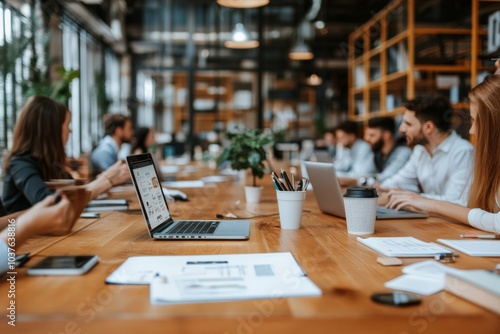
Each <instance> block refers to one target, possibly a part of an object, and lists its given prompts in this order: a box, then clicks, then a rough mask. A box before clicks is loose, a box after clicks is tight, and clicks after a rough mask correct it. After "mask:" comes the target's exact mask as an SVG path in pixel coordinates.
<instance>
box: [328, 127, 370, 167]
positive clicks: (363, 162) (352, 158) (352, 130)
mask: <svg viewBox="0 0 500 334" xmlns="http://www.w3.org/2000/svg"><path fill="white" fill-rule="evenodd" d="M335 136H336V137H337V153H336V155H335V161H334V163H333V164H334V166H335V169H336V170H337V174H338V175H339V176H340V177H360V176H365V175H371V174H374V173H375V172H376V169H375V165H374V163H373V152H372V150H371V148H370V145H369V144H368V143H367V142H365V141H363V140H362V139H360V138H358V125H357V123H356V122H352V121H345V122H343V123H342V124H340V125H339V126H338V127H337V128H336V130H335Z"/></svg>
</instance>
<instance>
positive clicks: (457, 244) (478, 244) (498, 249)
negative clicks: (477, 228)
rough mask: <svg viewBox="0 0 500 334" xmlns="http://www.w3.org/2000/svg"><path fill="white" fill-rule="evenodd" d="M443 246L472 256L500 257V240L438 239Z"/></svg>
mask: <svg viewBox="0 0 500 334" xmlns="http://www.w3.org/2000/svg"><path fill="white" fill-rule="evenodd" d="M438 241H439V242H440V243H442V244H445V245H447V246H450V247H452V248H455V249H456V250H459V251H461V252H462V253H465V254H467V255H470V256H492V257H499V256H500V241H499V240H449V239H438Z"/></svg>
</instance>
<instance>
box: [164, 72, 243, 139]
mask: <svg viewBox="0 0 500 334" xmlns="http://www.w3.org/2000/svg"><path fill="white" fill-rule="evenodd" d="M173 83H174V89H175V95H174V107H173V110H174V122H175V125H174V129H175V131H176V132H177V131H179V130H180V129H181V128H182V125H183V124H184V123H186V122H189V121H193V122H194V131H195V133H198V132H202V131H212V130H214V129H215V127H216V126H217V124H216V123H218V122H222V123H224V124H225V123H227V122H228V121H230V120H232V119H233V113H234V110H233V79H232V77H231V76H230V75H220V74H209V73H207V74H198V75H196V76H195V84H194V115H195V116H194V119H193V120H190V119H189V108H188V98H189V91H188V82H187V75H186V74H185V73H176V74H174V76H173Z"/></svg>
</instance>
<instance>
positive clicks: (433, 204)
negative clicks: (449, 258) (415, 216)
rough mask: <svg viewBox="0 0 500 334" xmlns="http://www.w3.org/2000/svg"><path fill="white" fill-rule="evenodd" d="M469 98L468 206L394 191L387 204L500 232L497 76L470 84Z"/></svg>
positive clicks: (499, 92)
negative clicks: (472, 139) (471, 160)
mask: <svg viewBox="0 0 500 334" xmlns="http://www.w3.org/2000/svg"><path fill="white" fill-rule="evenodd" d="M469 99H470V115H471V121H472V124H471V128H470V131H469V132H470V134H471V135H474V136H476V147H475V162H474V173H473V177H472V181H471V187H470V192H469V201H468V207H463V206H460V205H456V204H452V203H449V202H444V201H437V200H432V199H428V198H425V197H422V196H420V195H417V194H406V193H404V194H403V193H400V192H398V191H391V192H390V193H389V194H390V200H389V203H388V206H389V207H391V208H395V209H401V208H403V207H408V208H410V209H413V210H416V211H425V212H429V213H431V214H436V215H440V216H444V217H448V218H451V219H454V220H457V221H460V222H462V223H464V224H469V225H471V226H474V227H476V228H478V229H481V230H485V231H490V232H496V233H500V212H499V211H500V146H499V143H500V75H493V76H490V77H488V78H486V80H484V82H482V83H481V84H479V85H477V86H476V87H474V88H473V89H472V90H471V91H470V92H469Z"/></svg>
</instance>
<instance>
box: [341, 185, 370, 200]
mask: <svg viewBox="0 0 500 334" xmlns="http://www.w3.org/2000/svg"><path fill="white" fill-rule="evenodd" d="M344 197H350V198H375V197H378V195H377V189H376V188H365V187H350V188H347V191H346V193H345V194H344Z"/></svg>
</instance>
